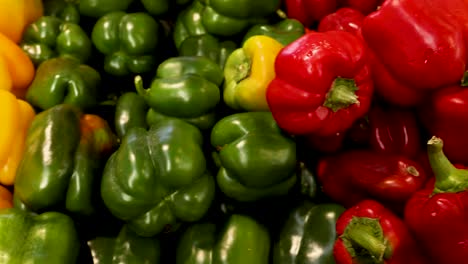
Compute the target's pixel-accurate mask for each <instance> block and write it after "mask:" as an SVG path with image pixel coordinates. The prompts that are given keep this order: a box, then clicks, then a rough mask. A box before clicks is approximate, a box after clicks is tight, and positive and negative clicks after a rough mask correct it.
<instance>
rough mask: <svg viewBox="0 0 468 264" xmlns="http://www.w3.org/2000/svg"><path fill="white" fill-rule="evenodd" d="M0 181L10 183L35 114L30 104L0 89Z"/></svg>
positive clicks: (13, 178) (12, 180) (21, 155)
mask: <svg viewBox="0 0 468 264" xmlns="http://www.w3.org/2000/svg"><path fill="white" fill-rule="evenodd" d="M0 105H1V106H2V110H1V111H0V120H1V121H2V127H3V129H1V130H0V183H1V184H3V185H12V184H13V183H14V181H15V176H16V169H17V167H18V164H19V162H20V160H21V158H22V157H23V152H24V147H25V145H24V143H25V138H26V132H27V130H28V128H29V126H30V124H31V122H32V120H33V118H34V116H35V112H34V109H33V108H32V106H31V105H30V104H28V103H27V102H26V101H23V100H21V99H17V98H16V97H15V96H14V95H13V94H12V93H10V92H8V91H5V90H0Z"/></svg>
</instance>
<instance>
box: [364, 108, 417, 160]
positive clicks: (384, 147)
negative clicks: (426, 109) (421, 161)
mask: <svg viewBox="0 0 468 264" xmlns="http://www.w3.org/2000/svg"><path fill="white" fill-rule="evenodd" d="M368 117H369V126H370V131H371V135H370V140H369V141H370V145H371V148H372V149H374V150H375V151H379V152H382V153H388V154H401V155H404V156H406V157H410V158H416V157H417V156H418V155H419V154H420V152H421V151H422V149H421V143H420V142H421V137H420V134H421V131H419V126H418V122H417V120H416V113H415V112H414V111H412V110H410V109H400V108H397V107H392V106H390V107H385V108H384V107H382V106H380V105H373V106H372V107H371V109H370V111H369V114H368Z"/></svg>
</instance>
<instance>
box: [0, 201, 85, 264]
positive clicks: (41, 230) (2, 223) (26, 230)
mask: <svg viewBox="0 0 468 264" xmlns="http://www.w3.org/2000/svg"><path fill="white" fill-rule="evenodd" d="M0 234H1V237H2V239H0V262H1V263H5V264H16V263H49V264H63V263H75V262H76V260H77V256H78V251H79V247H80V244H79V240H78V234H77V231H76V229H75V225H74V222H73V220H72V219H71V218H70V217H69V216H67V215H65V214H62V213H58V212H46V213H43V214H40V215H37V214H34V213H30V212H25V211H21V210H19V209H15V208H9V209H2V210H0Z"/></svg>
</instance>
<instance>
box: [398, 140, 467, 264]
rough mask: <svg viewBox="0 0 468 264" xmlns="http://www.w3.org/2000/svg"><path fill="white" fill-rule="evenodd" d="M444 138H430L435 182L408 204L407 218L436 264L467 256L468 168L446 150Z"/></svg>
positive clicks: (418, 193) (444, 263)
mask: <svg viewBox="0 0 468 264" xmlns="http://www.w3.org/2000/svg"><path fill="white" fill-rule="evenodd" d="M442 149H443V142H442V140H441V139H440V138H437V137H433V138H431V139H430V140H429V141H428V155H429V161H430V164H431V167H432V170H433V172H434V176H435V184H433V185H429V186H428V188H425V189H423V190H420V191H418V192H416V193H415V194H414V195H413V196H412V197H411V199H409V200H408V203H407V204H406V208H405V222H406V223H407V225H408V227H409V229H410V230H411V231H412V232H413V234H414V235H415V237H416V239H417V240H419V242H420V243H421V245H422V246H423V249H424V250H425V251H426V252H427V254H428V255H429V256H430V257H431V258H432V259H433V260H434V264H447V263H466V262H467V260H468V170H467V169H457V168H456V167H455V166H453V165H452V164H451V163H450V161H449V160H448V159H447V157H446V156H445V155H444V152H443V150H442Z"/></svg>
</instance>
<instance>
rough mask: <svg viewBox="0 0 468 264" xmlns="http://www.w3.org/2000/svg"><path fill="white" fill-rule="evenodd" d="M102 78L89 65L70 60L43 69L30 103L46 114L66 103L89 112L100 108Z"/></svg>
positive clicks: (54, 60)
mask: <svg viewBox="0 0 468 264" xmlns="http://www.w3.org/2000/svg"><path fill="white" fill-rule="evenodd" d="M100 83H101V75H100V74H99V72H98V71H96V70H95V69H93V68H91V67H90V66H88V65H86V64H81V63H80V62H79V61H77V60H75V59H71V58H67V57H59V58H52V59H49V60H47V61H45V62H43V63H41V64H40V65H39V67H38V68H37V72H36V75H35V76H34V80H33V82H32V83H31V85H30V86H29V88H28V91H27V93H26V100H27V101H28V102H29V103H30V104H31V105H33V106H35V107H37V108H39V109H42V110H45V109H49V108H51V107H53V106H55V105H59V104H62V103H65V104H72V105H74V106H77V107H80V108H83V109H87V108H90V107H92V106H95V105H96V104H97V101H96V100H97V99H96V98H97V93H98V87H99V85H100Z"/></svg>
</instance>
